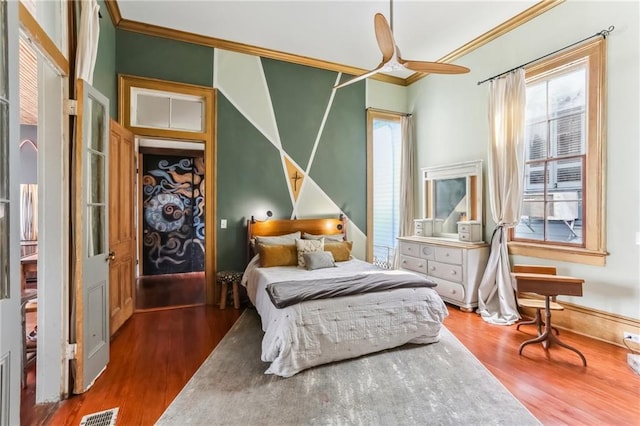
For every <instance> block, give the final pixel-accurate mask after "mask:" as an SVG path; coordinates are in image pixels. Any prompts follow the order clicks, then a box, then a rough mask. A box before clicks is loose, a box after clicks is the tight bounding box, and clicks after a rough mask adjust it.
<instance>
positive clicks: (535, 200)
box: [515, 195, 545, 240]
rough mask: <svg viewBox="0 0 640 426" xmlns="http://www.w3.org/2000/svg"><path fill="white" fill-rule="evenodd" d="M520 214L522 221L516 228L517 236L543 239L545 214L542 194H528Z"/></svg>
mask: <svg viewBox="0 0 640 426" xmlns="http://www.w3.org/2000/svg"><path fill="white" fill-rule="evenodd" d="M520 215H521V216H520V223H519V224H518V226H517V227H516V230H515V235H516V238H524V239H527V240H543V239H544V217H545V214H544V200H543V199H542V196H541V195H535V196H527V197H526V198H525V200H524V201H523V203H522V210H521V212H520Z"/></svg>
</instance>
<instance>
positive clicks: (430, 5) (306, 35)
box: [118, 0, 538, 78]
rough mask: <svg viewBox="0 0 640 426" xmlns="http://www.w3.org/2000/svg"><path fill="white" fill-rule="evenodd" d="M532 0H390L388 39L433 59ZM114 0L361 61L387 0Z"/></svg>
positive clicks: (227, 34)
mask: <svg viewBox="0 0 640 426" xmlns="http://www.w3.org/2000/svg"><path fill="white" fill-rule="evenodd" d="M536 3H538V1H533V0H516V1H486V0H485V1H480V0H471V1H455V0H449V1H446V0H445V1H443V0H440V1H429V0H394V1H393V22H392V25H393V32H394V37H395V41H396V44H397V45H398V47H399V48H400V49H401V51H402V57H403V58H405V59H414V60H424V61H437V60H439V59H440V58H442V57H444V56H446V55H447V54H449V53H451V52H453V51H454V50H456V49H458V48H459V47H461V46H463V45H465V44H466V43H468V42H470V41H472V40H473V39H475V38H476V37H478V36H480V35H482V34H484V33H486V32H488V31H489V30H491V29H493V28H495V27H496V26H498V25H500V24H502V23H503V22H505V21H508V20H509V19H511V18H512V17H514V16H516V15H518V14H519V13H521V12H523V11H524V10H526V9H528V8H529V7H531V6H533V5H534V4H536ZM118 6H119V9H120V13H121V15H122V18H123V19H126V20H130V21H137V22H141V23H147V24H153V25H158V26H161V27H166V28H171V29H176V30H181V31H186V32H190V33H195V34H201V35H205V36H209V37H215V38H219V39H223V40H227V41H233V42H237V43H244V44H248V45H251V46H255V47H260V48H266V49H270V50H276V51H280V52H285V53H290V54H295V55H301V56H306V57H309V58H312V59H318V60H322V61H328V62H334V63H337V64H340V65H348V66H352V67H357V68H362V69H371V68H374V67H375V66H376V65H378V63H379V62H380V60H381V54H380V52H379V50H378V45H377V42H376V38H375V33H374V28H373V17H374V15H375V14H376V13H377V12H381V13H383V14H384V15H385V16H386V17H387V19H388V20H390V15H389V9H390V3H389V1H370V0H354V1H337V0H323V1H318V0H289V1H271V0H257V1H256V0H254V1H248V0H235V1H222V0H209V1H190V0H181V1H176V0H174V1H162V0H160V1H158V0H147V1H144V0H143V1H139V0H137V1H134V0H118ZM410 74H411V73H410V72H408V71H398V72H395V73H393V74H392V75H395V76H398V77H402V78H406V77H408V76H409V75H410Z"/></svg>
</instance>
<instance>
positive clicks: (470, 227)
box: [458, 221, 482, 242]
mask: <svg viewBox="0 0 640 426" xmlns="http://www.w3.org/2000/svg"><path fill="white" fill-rule="evenodd" d="M458 239H459V240H460V241H468V242H478V241H482V224H481V223H480V222H475V221H467V222H458Z"/></svg>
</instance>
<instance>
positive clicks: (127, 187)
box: [109, 120, 135, 335]
mask: <svg viewBox="0 0 640 426" xmlns="http://www.w3.org/2000/svg"><path fill="white" fill-rule="evenodd" d="M110 128H111V132H110V138H109V179H110V181H109V185H110V186H109V188H110V190H109V248H110V249H111V252H112V253H113V256H112V260H111V264H110V266H109V309H110V329H111V335H113V334H114V333H115V332H116V331H117V330H118V329H119V328H120V327H121V326H122V324H124V322H125V321H126V320H127V319H129V318H130V317H131V315H132V314H133V307H134V301H133V289H134V282H135V275H134V271H135V237H134V235H135V233H134V195H135V194H134V188H135V150H134V142H133V133H131V132H130V131H128V130H127V129H125V128H124V127H122V126H120V125H119V124H118V123H117V122H115V121H113V120H111V124H110Z"/></svg>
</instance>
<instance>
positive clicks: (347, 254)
mask: <svg viewBox="0 0 640 426" xmlns="http://www.w3.org/2000/svg"><path fill="white" fill-rule="evenodd" d="M352 247H353V241H342V242H334V241H331V242H328V243H326V244H325V245H324V249H325V251H330V252H331V254H333V259H334V260H335V261H336V262H344V261H346V260H349V259H351V248H352Z"/></svg>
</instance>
